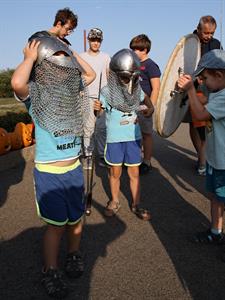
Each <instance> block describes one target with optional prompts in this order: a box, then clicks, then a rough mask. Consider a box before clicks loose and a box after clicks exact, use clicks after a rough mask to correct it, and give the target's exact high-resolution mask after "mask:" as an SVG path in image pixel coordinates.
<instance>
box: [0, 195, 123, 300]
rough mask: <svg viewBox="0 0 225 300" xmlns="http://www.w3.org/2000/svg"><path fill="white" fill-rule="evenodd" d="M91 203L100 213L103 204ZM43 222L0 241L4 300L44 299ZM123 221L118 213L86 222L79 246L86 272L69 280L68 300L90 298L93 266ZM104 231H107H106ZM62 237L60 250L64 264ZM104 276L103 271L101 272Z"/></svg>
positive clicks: (119, 232) (0, 290)
mask: <svg viewBox="0 0 225 300" xmlns="http://www.w3.org/2000/svg"><path fill="white" fill-rule="evenodd" d="M93 207H94V208H95V209H96V210H97V211H98V212H99V213H100V215H102V216H103V214H102V213H103V207H102V206H101V205H100V204H99V203H97V202H96V201H95V200H93ZM44 228H45V226H43V227H41V228H29V229H27V230H25V231H23V232H21V233H20V234H19V235H17V236H16V237H14V238H13V239H11V240H7V241H6V240H5V241H4V240H1V241H0V261H1V269H0V296H1V297H0V298H1V299H4V300H11V299H14V300H45V299H46V300H47V299H49V297H48V296H46V294H45V292H44V291H43V289H42V287H41V284H40V280H41V274H40V273H41V266H42V261H41V259H42V258H41V253H42V249H41V241H42V237H43V233H44ZM125 229H126V225H125V223H124V222H123V221H121V220H120V219H119V218H118V217H117V216H116V217H115V218H113V219H107V218H104V216H103V222H101V223H99V224H85V226H84V232H83V238H82V241H81V249H82V251H83V253H84V254H85V264H86V269H85V273H84V274H83V276H82V277H81V278H80V279H76V280H68V282H69V285H70V289H71V293H70V295H69V297H67V299H68V300H76V299H77V300H81V299H82V300H87V299H89V292H90V284H91V278H92V272H93V268H94V266H95V264H96V261H97V260H98V259H99V258H100V257H106V256H107V247H108V246H110V243H112V242H113V241H114V240H116V239H117V238H119V237H120V236H121V235H122V234H123V233H124V231H125ZM106 233H107V234H106ZM65 249H66V245H65V240H63V247H62V249H61V252H60V264H61V265H63V262H64V257H65V254H66V250H65ZM102 276H103V280H104V272H103V273H102Z"/></svg>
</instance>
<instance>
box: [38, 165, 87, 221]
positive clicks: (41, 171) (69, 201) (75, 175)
mask: <svg viewBox="0 0 225 300" xmlns="http://www.w3.org/2000/svg"><path fill="white" fill-rule="evenodd" d="M34 186H35V194H36V204H37V211H38V215H39V217H40V218H42V219H43V220H44V221H45V222H47V223H49V224H53V225H58V226H63V225H65V224H69V225H73V224H75V223H78V222H79V221H80V219H81V218H82V216H83V214H84V211H85V200H84V177H83V171H82V167H81V165H80V162H79V160H78V161H76V162H75V163H74V164H73V165H71V166H67V167H56V166H49V165H47V164H46V165H44V164H36V166H35V168H34Z"/></svg>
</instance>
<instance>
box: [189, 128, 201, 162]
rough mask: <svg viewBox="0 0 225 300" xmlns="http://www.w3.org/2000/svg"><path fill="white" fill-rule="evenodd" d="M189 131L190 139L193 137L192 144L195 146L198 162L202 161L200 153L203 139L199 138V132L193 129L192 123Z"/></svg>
mask: <svg viewBox="0 0 225 300" xmlns="http://www.w3.org/2000/svg"><path fill="white" fill-rule="evenodd" d="M189 130H190V131H189V132H190V137H191V141H192V144H193V146H194V148H195V150H196V153H197V156H198V160H200V152H201V139H200V136H199V134H198V131H197V130H196V128H194V127H193V124H192V123H190V128H189Z"/></svg>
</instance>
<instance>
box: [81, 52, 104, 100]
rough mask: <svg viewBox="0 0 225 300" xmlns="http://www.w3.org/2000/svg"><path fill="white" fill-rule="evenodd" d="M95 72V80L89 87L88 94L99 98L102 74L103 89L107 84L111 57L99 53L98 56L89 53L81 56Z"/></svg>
mask: <svg viewBox="0 0 225 300" xmlns="http://www.w3.org/2000/svg"><path fill="white" fill-rule="evenodd" d="M80 57H81V58H83V59H84V60H85V61H86V62H87V63H88V64H89V65H90V66H91V67H92V69H93V70H94V71H95V73H96V78H95V80H94V81H93V82H92V83H91V84H89V85H88V93H89V96H90V97H94V98H98V94H99V82H100V74H101V73H102V80H101V88H103V86H105V85H106V84H107V69H109V62H110V56H109V55H108V54H106V53H104V52H101V51H100V52H99V53H98V54H97V55H90V54H89V53H88V51H87V52H83V53H81V54H80Z"/></svg>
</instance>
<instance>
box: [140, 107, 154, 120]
mask: <svg viewBox="0 0 225 300" xmlns="http://www.w3.org/2000/svg"><path fill="white" fill-rule="evenodd" d="M141 112H142V114H143V116H144V117H146V118H149V117H151V115H152V114H153V112H154V107H152V108H148V107H147V108H146V109H144V110H142V111H141Z"/></svg>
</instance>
